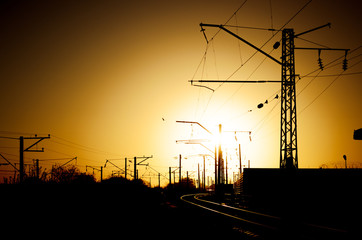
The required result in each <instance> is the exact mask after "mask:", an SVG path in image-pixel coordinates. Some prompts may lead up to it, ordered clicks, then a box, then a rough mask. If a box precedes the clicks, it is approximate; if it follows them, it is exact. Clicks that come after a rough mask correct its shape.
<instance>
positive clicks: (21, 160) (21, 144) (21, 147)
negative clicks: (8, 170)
mask: <svg viewBox="0 0 362 240" xmlns="http://www.w3.org/2000/svg"><path fill="white" fill-rule="evenodd" d="M49 138H50V134H48V136H47V137H38V136H37V135H35V137H23V136H20V137H19V165H20V167H19V175H20V183H22V182H23V181H24V177H25V171H24V152H44V148H42V149H41V150H39V149H32V148H33V147H34V146H35V145H37V144H38V143H39V142H41V141H43V140H44V139H49ZM25 139H31V140H33V139H34V140H38V141H36V142H35V143H33V144H32V145H30V146H29V147H27V148H26V149H24V140H25Z"/></svg>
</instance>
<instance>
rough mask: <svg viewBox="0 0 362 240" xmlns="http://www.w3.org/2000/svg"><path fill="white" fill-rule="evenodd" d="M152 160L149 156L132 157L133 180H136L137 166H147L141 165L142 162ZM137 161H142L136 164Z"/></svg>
mask: <svg viewBox="0 0 362 240" xmlns="http://www.w3.org/2000/svg"><path fill="white" fill-rule="evenodd" d="M150 158H153V155H151V156H149V157H145V156H143V157H134V158H133V170H134V180H136V179H138V172H137V171H138V170H137V165H144V166H148V163H147V164H142V163H143V162H144V161H146V160H148V159H150ZM137 159H143V160H142V161H141V162H139V163H137Z"/></svg>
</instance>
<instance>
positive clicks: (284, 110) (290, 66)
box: [190, 23, 349, 178]
mask: <svg viewBox="0 0 362 240" xmlns="http://www.w3.org/2000/svg"><path fill="white" fill-rule="evenodd" d="M327 26H328V27H330V26H331V24H330V23H328V24H325V25H322V26H319V27H316V28H313V29H310V30H307V31H304V32H302V33H299V34H294V30H293V29H290V28H286V29H283V31H282V57H281V59H282V61H281V62H280V61H279V60H277V59H276V58H274V57H272V56H271V55H269V54H268V53H266V52H264V51H263V50H261V49H260V48H258V47H256V46H255V45H253V44H252V43H250V42H248V41H246V40H245V39H243V38H241V37H240V36H238V35H237V34H235V33H233V32H231V31H230V30H228V29H226V28H225V26H224V25H217V24H204V23H200V27H201V31H202V32H203V34H205V32H204V31H205V29H204V27H217V28H219V29H220V30H223V31H224V32H226V33H228V34H230V35H232V36H233V37H235V38H237V39H239V40H240V41H242V42H244V43H245V44H247V45H249V46H250V47H252V48H254V49H256V50H257V51H258V52H260V53H262V54H263V55H265V56H267V57H268V58H269V59H271V60H273V61H274V62H276V63H278V64H279V65H281V67H282V71H281V75H282V76H281V81H272V80H259V81H250V80H230V81H229V80H190V82H191V84H193V83H194V82H199V83H212V82H213V83H221V82H222V83H266V82H268V83H277V82H280V83H281V121H280V125H281V127H280V164H279V166H280V168H281V169H297V168H298V149H297V110H296V91H295V76H296V74H295V58H294V50H295V49H301V50H318V55H319V58H318V63H319V67H320V68H321V70H323V64H322V61H321V59H320V54H321V51H322V50H323V51H330V50H336V51H344V52H345V58H344V60H343V66H342V68H343V70H346V69H347V59H346V56H347V53H348V51H349V49H342V48H302V47H295V45H294V39H295V38H297V37H299V36H301V35H304V34H306V33H310V32H313V31H315V30H318V29H321V28H324V27H327ZM279 45H280V43H279V42H276V43H275V44H274V46H273V48H274V49H277V48H278V47H279ZM219 178H220V176H219Z"/></svg>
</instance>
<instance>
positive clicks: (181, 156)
mask: <svg viewBox="0 0 362 240" xmlns="http://www.w3.org/2000/svg"><path fill="white" fill-rule="evenodd" d="M181 158H182V156H181V154H180V156H179V159H180V160H179V181H178V182H179V183H181Z"/></svg>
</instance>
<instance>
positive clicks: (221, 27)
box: [200, 23, 282, 65]
mask: <svg viewBox="0 0 362 240" xmlns="http://www.w3.org/2000/svg"><path fill="white" fill-rule="evenodd" d="M200 27H218V28H220V29H221V30H223V31H225V32H227V33H229V34H230V35H232V36H234V37H236V38H237V39H239V40H240V41H242V42H244V43H246V44H247V45H249V46H250V47H252V48H254V49H255V50H257V51H259V52H260V53H262V54H264V55H265V56H267V57H268V58H270V59H271V60H273V61H274V62H276V63H278V64H280V65H282V63H281V62H280V61H279V60H277V59H275V58H274V57H272V56H270V55H269V54H268V53H266V52H264V51H263V50H261V49H260V48H258V47H257V46H255V45H254V44H252V43H250V42H248V41H246V40H245V39H243V38H242V37H240V36H238V35H236V34H235V33H233V32H232V31H230V30H228V29H226V28H225V27H224V26H223V25H218V24H207V23H200Z"/></svg>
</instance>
